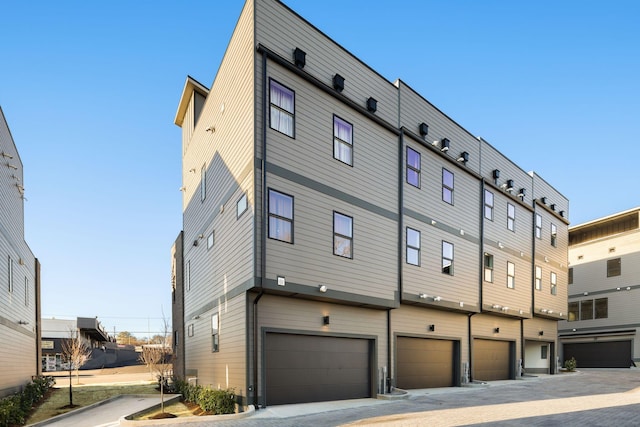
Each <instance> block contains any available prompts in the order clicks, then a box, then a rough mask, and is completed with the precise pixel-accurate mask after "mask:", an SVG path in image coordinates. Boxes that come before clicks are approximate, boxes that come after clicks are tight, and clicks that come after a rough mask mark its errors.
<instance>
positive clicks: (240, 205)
mask: <svg viewBox="0 0 640 427" xmlns="http://www.w3.org/2000/svg"><path fill="white" fill-rule="evenodd" d="M247 207H248V203H247V193H244V194H243V195H242V196H241V197H240V199H238V202H237V203H236V216H237V217H238V218H240V216H241V215H242V214H243V213H245V211H246V210H247Z"/></svg>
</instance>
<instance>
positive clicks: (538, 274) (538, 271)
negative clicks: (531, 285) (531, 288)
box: [536, 265, 542, 291]
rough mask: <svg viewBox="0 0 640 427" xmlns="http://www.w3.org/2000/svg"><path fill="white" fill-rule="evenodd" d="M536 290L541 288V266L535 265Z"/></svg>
mask: <svg viewBox="0 0 640 427" xmlns="http://www.w3.org/2000/svg"><path fill="white" fill-rule="evenodd" d="M536 290H537V291H541V290H542V267H540V266H538V265H536Z"/></svg>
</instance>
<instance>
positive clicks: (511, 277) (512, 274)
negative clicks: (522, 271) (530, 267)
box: [507, 261, 516, 289]
mask: <svg viewBox="0 0 640 427" xmlns="http://www.w3.org/2000/svg"><path fill="white" fill-rule="evenodd" d="M515 287H516V265H515V264H514V263H512V262H510V261H507V288H509V289H514V288H515Z"/></svg>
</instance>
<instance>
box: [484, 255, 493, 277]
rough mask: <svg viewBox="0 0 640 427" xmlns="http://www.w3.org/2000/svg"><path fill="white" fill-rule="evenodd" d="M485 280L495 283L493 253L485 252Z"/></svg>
mask: <svg viewBox="0 0 640 427" xmlns="http://www.w3.org/2000/svg"><path fill="white" fill-rule="evenodd" d="M484 281H485V282H491V283H493V255H491V254H488V253H485V254H484Z"/></svg>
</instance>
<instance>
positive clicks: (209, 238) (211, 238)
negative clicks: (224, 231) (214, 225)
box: [207, 231, 215, 249]
mask: <svg viewBox="0 0 640 427" xmlns="http://www.w3.org/2000/svg"><path fill="white" fill-rule="evenodd" d="M214 242H215V235H214V233H213V231H212V232H211V233H209V235H208V236H207V249H211V248H212V247H213V244H214Z"/></svg>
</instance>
